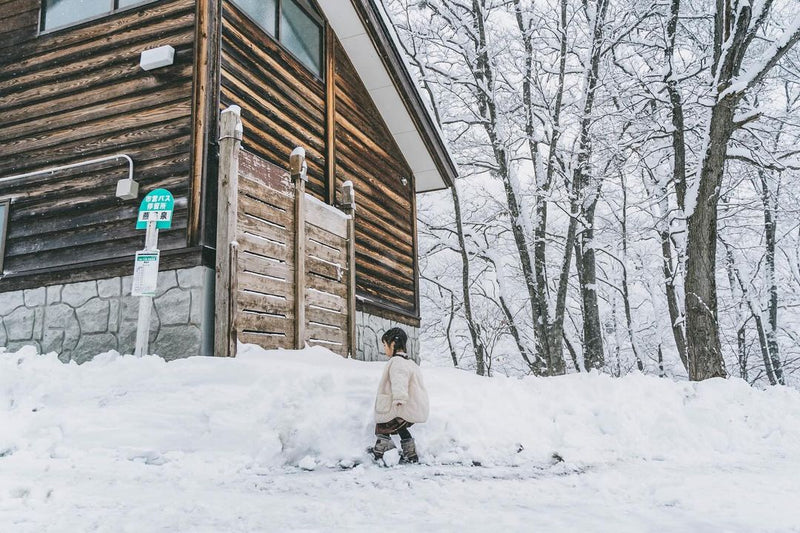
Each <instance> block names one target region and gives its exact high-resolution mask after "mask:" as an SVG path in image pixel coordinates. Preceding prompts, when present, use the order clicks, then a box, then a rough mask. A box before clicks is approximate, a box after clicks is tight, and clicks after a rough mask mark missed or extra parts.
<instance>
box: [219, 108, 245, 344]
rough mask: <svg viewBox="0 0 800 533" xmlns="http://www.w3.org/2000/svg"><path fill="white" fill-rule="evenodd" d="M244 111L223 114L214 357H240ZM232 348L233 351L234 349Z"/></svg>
mask: <svg viewBox="0 0 800 533" xmlns="http://www.w3.org/2000/svg"><path fill="white" fill-rule="evenodd" d="M240 112H241V111H240V109H239V108H238V107H237V106H231V107H229V108H228V109H226V110H225V111H223V112H222V117H221V120H220V138H219V185H218V190H217V263H216V275H215V282H216V285H215V297H214V301H215V305H214V354H215V355H217V356H221V357H234V356H236V331H235V330H236V324H235V322H234V320H235V309H236V296H237V295H236V292H235V290H236V272H235V271H236V270H237V266H238V265H237V264H236V263H234V262H233V261H234V260H235V259H236V256H237V255H238V254H237V251H238V250H237V246H236V245H235V244H234V243H235V242H236V230H237V223H238V218H239V199H238V189H239V183H238V182H239V148H240V147H241V145H242V120H241V117H240ZM231 346H232V348H231Z"/></svg>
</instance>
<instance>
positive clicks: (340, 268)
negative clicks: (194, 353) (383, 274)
mask: <svg viewBox="0 0 800 533" xmlns="http://www.w3.org/2000/svg"><path fill="white" fill-rule="evenodd" d="M221 132H222V135H221V138H220V173H219V189H218V201H217V205H218V215H217V264H216V309H215V315H216V316H215V320H216V327H215V353H216V354H217V355H221V356H235V355H236V345H237V342H242V343H252V344H258V345H259V346H262V347H264V348H268V349H273V348H302V347H303V346H305V345H306V344H308V345H322V346H325V347H327V348H329V349H330V350H332V351H334V352H336V353H339V354H341V355H343V356H348V355H351V354H353V352H354V350H355V276H354V270H353V268H352V266H353V265H354V264H355V263H354V258H355V252H354V238H353V232H354V224H353V216H354V211H355V209H354V203H353V193H352V185H349V184H345V187H344V188H343V191H342V198H343V199H344V203H343V205H344V206H345V207H344V209H345V211H346V212H343V211H340V210H339V209H336V208H334V207H332V206H329V205H327V204H324V203H323V202H320V201H319V200H317V199H316V198H314V197H312V196H310V195H309V194H307V193H306V192H305V183H306V177H305V161H304V159H305V156H304V154H303V152H302V150H300V149H297V150H295V152H293V154H292V157H291V161H290V167H291V169H292V170H291V174H290V173H289V172H286V171H285V170H283V169H281V168H279V167H277V166H275V165H273V164H271V163H268V162H266V161H264V160H263V159H261V158H259V157H258V156H255V155H253V154H251V153H249V152H246V151H243V150H241V148H240V144H241V134H242V126H241V121H240V118H239V111H238V108H234V107H232V108H229V109H226V110H225V111H224V112H223V113H222V120H221Z"/></svg>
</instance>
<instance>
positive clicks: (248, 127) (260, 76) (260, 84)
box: [220, 2, 327, 198]
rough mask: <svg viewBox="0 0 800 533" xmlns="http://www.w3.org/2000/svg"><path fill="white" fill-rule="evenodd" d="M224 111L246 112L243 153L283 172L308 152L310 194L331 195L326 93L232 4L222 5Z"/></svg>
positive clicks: (222, 89)
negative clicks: (300, 152)
mask: <svg viewBox="0 0 800 533" xmlns="http://www.w3.org/2000/svg"><path fill="white" fill-rule="evenodd" d="M221 68H222V72H221V85H222V87H221V97H220V106H221V109H224V108H227V107H228V106H229V105H238V106H239V107H241V108H242V123H243V124H244V130H245V131H246V132H247V136H246V137H245V138H244V139H243V145H242V146H243V148H244V149H246V150H248V151H251V152H253V153H254V154H256V155H258V156H259V157H262V158H264V159H265V160H266V161H269V162H270V163H273V164H275V165H278V166H279V167H285V166H286V163H287V161H288V158H289V154H290V153H291V152H292V150H294V148H295V147H297V146H302V147H303V148H305V150H306V161H307V163H308V191H309V192H310V193H311V194H313V195H314V196H316V197H318V198H324V197H325V196H326V194H327V183H326V180H325V157H324V155H323V154H324V153H325V87H324V85H323V82H322V80H320V79H317V78H316V77H315V76H314V75H313V74H312V73H311V72H310V71H308V69H306V68H305V67H304V66H303V65H302V64H300V63H299V62H298V61H297V60H296V59H294V57H292V55H291V54H290V53H289V52H288V51H286V50H285V49H284V48H283V47H282V46H281V45H280V44H278V43H277V42H276V41H274V40H273V39H272V38H271V37H269V36H268V35H267V34H266V33H265V32H264V31H263V30H262V29H261V28H260V27H258V26H257V25H256V24H254V23H253V22H252V21H251V20H250V19H249V18H247V16H245V15H244V14H242V12H241V11H240V10H239V9H238V8H237V7H236V6H234V5H233V4H231V2H224V3H223V12H222V54H221Z"/></svg>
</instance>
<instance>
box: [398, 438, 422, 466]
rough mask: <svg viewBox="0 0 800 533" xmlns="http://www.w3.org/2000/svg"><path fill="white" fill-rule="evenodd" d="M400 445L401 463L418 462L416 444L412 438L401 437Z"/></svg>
mask: <svg viewBox="0 0 800 533" xmlns="http://www.w3.org/2000/svg"><path fill="white" fill-rule="evenodd" d="M400 447H401V448H402V449H403V453H401V454H400V462H401V463H418V462H419V456H417V445H416V444H415V443H414V439H403V440H401V441H400Z"/></svg>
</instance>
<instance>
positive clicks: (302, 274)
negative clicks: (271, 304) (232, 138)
mask: <svg viewBox="0 0 800 533" xmlns="http://www.w3.org/2000/svg"><path fill="white" fill-rule="evenodd" d="M289 171H290V174H291V176H292V181H293V182H294V195H295V196H294V202H295V208H294V227H295V233H294V235H295V243H294V272H295V282H294V290H295V293H294V295H295V298H294V300H295V301H294V308H295V315H294V316H295V337H294V345H295V348H297V349H298V350H301V349H303V348H304V347H305V342H306V298H305V295H306V231H305V230H306V180H307V179H308V177H307V175H306V173H307V171H308V167H307V166H306V154H305V150H304V149H302V148H295V149H294V150H293V151H292V155H291V157H290V158H289Z"/></svg>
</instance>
